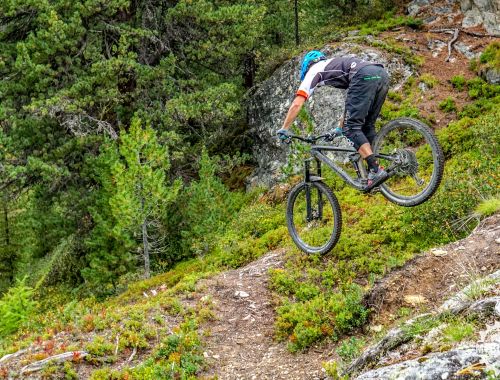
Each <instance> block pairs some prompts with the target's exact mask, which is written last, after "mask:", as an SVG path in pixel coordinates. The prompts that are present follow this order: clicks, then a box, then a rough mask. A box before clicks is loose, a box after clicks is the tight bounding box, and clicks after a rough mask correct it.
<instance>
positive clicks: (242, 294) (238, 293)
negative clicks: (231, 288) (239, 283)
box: [234, 290, 250, 298]
mask: <svg viewBox="0 0 500 380" xmlns="http://www.w3.org/2000/svg"><path fill="white" fill-rule="evenodd" d="M234 296H235V297H239V298H248V297H250V294H248V293H247V292H244V291H243V290H237V291H236V292H235V293H234Z"/></svg>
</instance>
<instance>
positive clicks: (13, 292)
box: [0, 278, 37, 337]
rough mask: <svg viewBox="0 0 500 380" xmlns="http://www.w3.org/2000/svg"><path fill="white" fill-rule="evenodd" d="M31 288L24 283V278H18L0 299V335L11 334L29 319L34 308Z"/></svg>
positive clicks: (34, 303)
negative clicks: (14, 284)
mask: <svg viewBox="0 0 500 380" xmlns="http://www.w3.org/2000/svg"><path fill="white" fill-rule="evenodd" d="M36 305H37V304H36V302H35V301H34V299H33V289H32V288H30V287H29V286H27V285H26V278H23V279H22V280H18V281H17V284H16V286H14V287H12V288H10V289H9V290H8V291H7V293H5V294H4V295H3V297H2V298H1V299H0V315H1V316H2V317H1V318H0V337H3V336H6V335H9V334H12V333H13V332H15V331H17V329H18V328H19V327H20V326H21V325H22V324H23V322H25V321H27V320H29V319H30V317H31V316H32V314H33V313H34V311H35V308H36Z"/></svg>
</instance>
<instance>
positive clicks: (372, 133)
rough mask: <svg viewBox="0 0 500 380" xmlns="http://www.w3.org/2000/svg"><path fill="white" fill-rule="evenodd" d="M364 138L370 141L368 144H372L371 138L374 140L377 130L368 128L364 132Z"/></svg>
mask: <svg viewBox="0 0 500 380" xmlns="http://www.w3.org/2000/svg"><path fill="white" fill-rule="evenodd" d="M365 136H366V139H367V140H368V142H369V143H370V145H373V140H375V136H377V132H375V128H370V129H368V131H366V132H365Z"/></svg>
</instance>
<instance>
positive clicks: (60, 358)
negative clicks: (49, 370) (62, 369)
mask: <svg viewBox="0 0 500 380" xmlns="http://www.w3.org/2000/svg"><path fill="white" fill-rule="evenodd" d="M86 356H88V352H85V351H71V352H65V353H63V354H59V355H54V356H51V357H48V358H46V359H43V360H39V361H37V362H34V363H31V364H28V365H27V366H25V367H23V368H22V369H21V375H25V374H28V373H32V372H36V371H40V370H41V369H42V368H43V367H45V365H46V364H48V363H52V362H56V363H64V362H67V361H69V360H76V359H82V358H84V357H86Z"/></svg>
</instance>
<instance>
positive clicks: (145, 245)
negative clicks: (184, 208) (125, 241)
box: [141, 198, 151, 278]
mask: <svg viewBox="0 0 500 380" xmlns="http://www.w3.org/2000/svg"><path fill="white" fill-rule="evenodd" d="M141 207H142V212H143V213H144V198H141ZM143 215H144V214H143ZM147 221H148V218H147V217H144V220H143V222H142V246H143V249H142V252H143V254H144V277H146V278H149V277H151V271H150V268H149V242H148V226H147Z"/></svg>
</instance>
